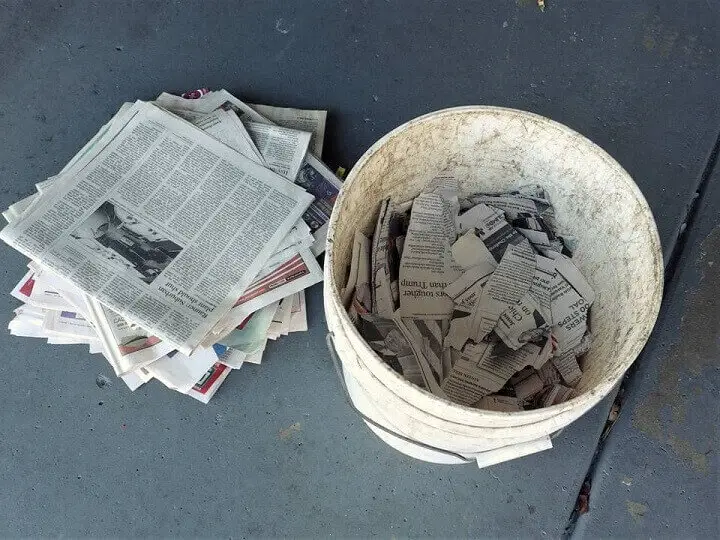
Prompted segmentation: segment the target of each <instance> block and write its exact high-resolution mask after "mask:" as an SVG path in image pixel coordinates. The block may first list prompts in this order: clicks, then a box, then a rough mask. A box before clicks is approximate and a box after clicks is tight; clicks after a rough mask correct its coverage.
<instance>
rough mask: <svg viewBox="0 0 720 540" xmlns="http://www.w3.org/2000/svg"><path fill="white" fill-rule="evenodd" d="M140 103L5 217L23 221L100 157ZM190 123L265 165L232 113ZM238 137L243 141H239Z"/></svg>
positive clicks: (201, 115)
mask: <svg viewBox="0 0 720 540" xmlns="http://www.w3.org/2000/svg"><path fill="white" fill-rule="evenodd" d="M140 104H141V103H134V104H133V103H125V104H124V105H123V106H122V107H121V108H120V110H119V111H118V112H117V113H116V114H115V116H113V118H112V119H111V121H110V122H108V123H107V124H106V125H105V126H103V128H101V130H100V131H99V132H98V133H97V134H96V135H95V136H94V137H93V139H92V140H91V141H90V142H88V143H87V144H86V145H85V146H84V147H83V149H82V150H81V151H80V152H78V153H77V154H76V155H75V156H74V157H73V158H72V159H71V160H70V161H69V162H68V163H67V164H66V165H65V167H63V169H62V170H61V171H60V173H59V174H58V175H57V176H53V177H50V178H48V179H47V180H45V181H43V182H40V183H38V184H36V187H37V189H38V193H35V194H33V195H30V196H29V197H27V198H25V199H22V200H20V201H18V202H17V203H15V204H14V205H11V206H10V208H8V209H7V210H6V211H5V212H3V216H4V217H5V219H6V220H7V221H8V223H11V222H12V221H14V220H17V219H19V218H20V217H21V216H22V214H23V213H25V212H27V211H28V210H30V209H31V208H32V207H33V206H34V204H35V203H36V202H37V201H38V199H39V198H40V194H47V193H49V192H50V191H51V190H53V189H55V185H56V183H57V181H58V180H59V179H62V177H63V175H64V174H65V173H67V172H69V171H73V170H75V169H77V168H79V167H81V166H82V165H83V163H87V160H89V159H91V158H93V157H94V156H95V155H96V154H97V151H98V148H101V147H102V146H104V145H105V144H107V142H108V140H111V139H112V137H114V136H115V135H117V131H118V130H119V129H121V128H122V126H124V125H125V124H126V123H127V120H128V119H129V118H130V117H131V116H132V114H134V113H135V112H137V110H138V109H139V107H140ZM185 116H188V115H185ZM189 120H190V121H191V123H192V124H193V125H195V126H196V127H198V128H200V129H202V130H203V131H206V132H207V133H208V134H210V135H212V136H213V137H215V138H217V139H218V140H220V141H221V142H223V143H224V144H226V145H228V146H230V147H231V148H233V149H234V150H237V151H239V152H240V153H241V154H243V155H245V156H246V157H249V158H250V159H252V160H253V161H256V162H257V163H260V164H262V165H265V162H264V160H263V158H262V156H261V155H260V152H259V151H258V150H257V148H256V147H255V144H254V143H253V142H252V139H250V135H249V134H248V133H247V130H246V129H245V126H244V125H243V123H242V122H241V121H240V119H239V118H238V117H237V115H236V114H234V113H232V112H231V111H225V110H223V109H218V110H215V111H213V112H211V113H209V114H205V113H197V114H195V113H193V114H191V115H190V116H189ZM238 138H240V139H242V140H238Z"/></svg>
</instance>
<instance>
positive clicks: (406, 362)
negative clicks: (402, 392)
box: [360, 313, 444, 395]
mask: <svg viewBox="0 0 720 540" xmlns="http://www.w3.org/2000/svg"><path fill="white" fill-rule="evenodd" d="M360 333H361V334H362V336H363V337H364V338H365V340H366V341H367V343H368V345H369V346H370V348H371V349H373V350H374V351H375V352H376V353H377V354H378V356H380V358H382V359H383V360H384V361H385V362H386V363H387V364H388V365H390V367H391V368H393V369H394V370H395V371H397V372H398V373H399V374H401V375H402V376H403V377H405V378H406V379H407V380H408V381H410V382H412V383H414V384H416V385H417V386H419V387H421V388H425V389H427V390H429V391H431V392H433V393H434V394H437V395H444V393H443V392H442V390H441V389H440V387H439V385H438V383H437V380H436V379H435V376H434V375H433V373H432V369H431V367H430V365H429V363H428V361H427V359H425V358H424V356H423V355H422V352H421V351H420V350H418V348H417V347H416V346H414V344H413V338H412V335H411V334H410V332H409V330H408V329H407V328H406V327H405V325H404V324H403V323H402V321H401V320H400V319H399V318H398V317H395V318H389V319H388V318H385V317H381V316H378V315H376V314H374V313H367V314H364V315H361V316H360Z"/></svg>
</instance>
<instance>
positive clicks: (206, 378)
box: [187, 362, 232, 405]
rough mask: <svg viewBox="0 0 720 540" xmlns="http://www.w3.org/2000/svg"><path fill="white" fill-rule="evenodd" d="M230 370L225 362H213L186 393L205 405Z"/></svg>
mask: <svg viewBox="0 0 720 540" xmlns="http://www.w3.org/2000/svg"><path fill="white" fill-rule="evenodd" d="M230 371H232V370H231V369H230V368H229V367H228V366H226V365H225V364H221V363H220V362H215V364H213V366H212V367H211V368H210V369H208V370H207V371H206V372H205V375H203V376H202V378H201V379H200V380H199V381H198V382H196V383H195V384H194V385H193V387H192V388H190V390H188V391H187V395H188V396H190V397H193V398H195V399H197V400H198V401H200V402H202V403H205V404H206V405H207V404H208V403H209V402H210V400H211V399H212V397H213V396H214V395H215V393H216V392H217V390H218V388H220V385H221V384H222V383H223V382H224V381H225V379H227V376H228V375H230Z"/></svg>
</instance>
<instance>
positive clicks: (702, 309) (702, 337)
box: [632, 227, 720, 474]
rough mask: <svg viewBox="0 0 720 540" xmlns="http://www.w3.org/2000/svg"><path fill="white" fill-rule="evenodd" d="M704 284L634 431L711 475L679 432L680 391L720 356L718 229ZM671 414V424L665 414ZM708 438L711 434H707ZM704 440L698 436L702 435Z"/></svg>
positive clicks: (703, 453) (701, 454) (707, 249)
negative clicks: (684, 382) (683, 382)
mask: <svg viewBox="0 0 720 540" xmlns="http://www.w3.org/2000/svg"><path fill="white" fill-rule="evenodd" d="M700 252H701V255H700V257H699V258H698V261H697V263H696V264H698V265H699V266H700V271H701V277H700V282H699V283H698V285H697V286H696V287H695V288H694V290H692V291H690V292H689V294H688V296H687V299H686V301H685V306H684V309H683V315H682V319H681V322H680V328H679V330H678V336H679V339H678V342H677V343H675V344H674V345H673V347H672V349H671V350H670V352H669V354H668V355H667V356H666V358H665V360H664V362H663V364H662V366H661V369H660V374H659V376H658V383H657V388H656V389H655V391H654V392H652V393H651V394H650V395H649V396H648V397H647V398H645V400H644V401H643V402H642V403H641V404H640V406H639V407H638V408H637V410H635V412H634V414H633V418H632V424H633V427H635V428H636V429H638V430H640V431H641V432H643V433H644V434H645V435H647V436H648V437H650V438H652V439H654V440H656V441H659V442H660V443H662V444H666V445H668V446H669V447H670V448H671V449H672V451H673V452H675V454H676V455H677V456H679V457H680V459H682V460H683V461H685V462H686V463H688V464H689V465H690V466H691V467H692V468H693V469H695V470H696V471H698V472H700V473H703V474H708V472H709V464H708V452H707V449H702V450H701V449H698V448H696V447H695V445H694V441H689V440H686V439H683V438H682V437H681V436H680V435H678V433H676V432H675V431H676V430H675V427H676V426H677V427H678V428H681V427H683V426H684V425H685V416H686V412H687V411H686V400H687V397H684V396H683V392H682V389H681V388H680V381H681V380H683V379H685V378H687V377H686V375H685V373H686V372H690V373H691V374H692V375H693V376H696V377H697V376H699V375H701V374H702V372H703V371H704V370H706V369H710V368H712V366H713V365H714V362H715V359H716V358H718V356H720V344H719V342H718V340H717V336H718V335H720V317H718V316H717V314H718V313H719V312H720V300H719V299H718V295H717V294H712V293H711V292H710V291H711V288H712V287H713V285H709V284H717V283H720V264H715V259H716V258H717V257H718V255H717V254H718V253H720V227H716V228H715V229H714V230H713V231H712V232H711V233H710V234H709V235H708V236H707V238H705V240H704V241H703V243H702V248H701V250H700ZM668 409H669V410H670V419H669V421H668V420H667V419H666V418H665V415H664V411H667V410H668ZM706 434H707V433H706ZM698 437H700V435H698Z"/></svg>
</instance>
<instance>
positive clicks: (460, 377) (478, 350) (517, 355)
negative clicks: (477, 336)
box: [442, 341, 539, 405]
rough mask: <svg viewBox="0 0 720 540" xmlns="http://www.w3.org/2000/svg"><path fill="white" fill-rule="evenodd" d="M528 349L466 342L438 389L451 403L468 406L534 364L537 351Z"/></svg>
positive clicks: (500, 344)
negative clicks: (515, 349)
mask: <svg viewBox="0 0 720 540" xmlns="http://www.w3.org/2000/svg"><path fill="white" fill-rule="evenodd" d="M531 345H532V344H528V345H526V347H528V348H527V349H526V348H525V347H523V348H521V349H518V350H517V351H513V350H512V349H509V348H508V347H506V346H504V345H503V344H502V343H501V342H500V343H498V342H486V341H481V342H479V343H472V342H470V343H468V344H467V345H465V348H464V349H463V351H462V355H461V356H460V358H459V359H458V360H457V361H456V362H455V364H454V365H453V368H452V370H451V371H450V375H449V376H448V377H447V378H446V379H445V380H444V381H443V383H442V389H443V390H444V391H445V393H446V394H447V395H448V397H449V398H450V399H451V400H453V401H456V402H457V403H461V404H463V405H472V404H474V403H476V402H477V401H478V400H480V399H481V398H483V397H484V396H486V395H488V394H493V393H495V392H497V391H498V390H500V389H501V388H502V387H503V386H505V383H506V382H507V381H508V380H509V379H510V377H512V376H513V375H515V373H517V372H518V371H520V370H521V369H523V368H524V367H525V366H527V365H528V364H531V363H532V362H535V361H536V358H537V349H539V347H535V348H532V347H530V346H531Z"/></svg>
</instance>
